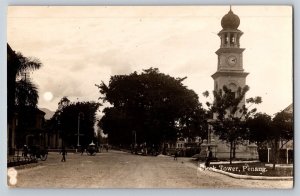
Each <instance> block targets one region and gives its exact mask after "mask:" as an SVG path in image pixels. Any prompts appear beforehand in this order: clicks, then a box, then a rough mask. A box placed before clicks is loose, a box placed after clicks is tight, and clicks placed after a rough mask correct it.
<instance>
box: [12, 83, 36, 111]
mask: <svg viewBox="0 0 300 196" xmlns="http://www.w3.org/2000/svg"><path fill="white" fill-rule="evenodd" d="M15 96H16V97H15V105H16V106H19V107H25V106H31V107H36V105H37V103H38V98H39V95H38V91H37V87H36V86H35V85H34V84H33V83H32V82H31V81H30V80H28V79H21V80H19V81H17V82H16V89H15Z"/></svg>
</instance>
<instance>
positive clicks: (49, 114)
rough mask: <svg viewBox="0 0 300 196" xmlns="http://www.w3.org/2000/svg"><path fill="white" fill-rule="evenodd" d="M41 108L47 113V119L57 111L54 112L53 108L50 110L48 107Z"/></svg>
mask: <svg viewBox="0 0 300 196" xmlns="http://www.w3.org/2000/svg"><path fill="white" fill-rule="evenodd" d="M39 109H40V110H42V111H43V112H45V113H46V114H45V119H46V120H49V119H50V118H51V117H52V116H53V115H54V113H55V112H53V111H51V110H49V109H47V108H39Z"/></svg>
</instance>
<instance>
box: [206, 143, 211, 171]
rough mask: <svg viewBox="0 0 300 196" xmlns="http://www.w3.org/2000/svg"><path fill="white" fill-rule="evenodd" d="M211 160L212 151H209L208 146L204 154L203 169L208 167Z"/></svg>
mask: <svg viewBox="0 0 300 196" xmlns="http://www.w3.org/2000/svg"><path fill="white" fill-rule="evenodd" d="M211 159H212V151H211V150H210V146H208V147H207V152H206V161H205V167H209V164H210V161H211Z"/></svg>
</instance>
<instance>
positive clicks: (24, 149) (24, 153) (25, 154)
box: [23, 144, 28, 157]
mask: <svg viewBox="0 0 300 196" xmlns="http://www.w3.org/2000/svg"><path fill="white" fill-rule="evenodd" d="M27 154H28V147H27V145H26V144H25V145H24V146H23V156H24V157H27Z"/></svg>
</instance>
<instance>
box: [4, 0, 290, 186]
mask: <svg viewBox="0 0 300 196" xmlns="http://www.w3.org/2000/svg"><path fill="white" fill-rule="evenodd" d="M6 44H7V46H6V48H7V185H8V187H9V188H12V189H17V188H97V189H108V188H154V189H158V188H159V189H161V188H180V189H182V188H183V189H191V188H193V189H292V188H293V187H294V154H295V152H294V104H293V83H294V81H293V7H292V6H287V5H286V6H285V5H277V6H275V5H272V6H271V5H256V6H254V5H251V6H250V5H243V6H241V5H222V6H209V5H206V6H203V5H201V6H200V5H197V6H196V5H194V6H9V7H8V8H7V43H6ZM5 153H6V152H5Z"/></svg>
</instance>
